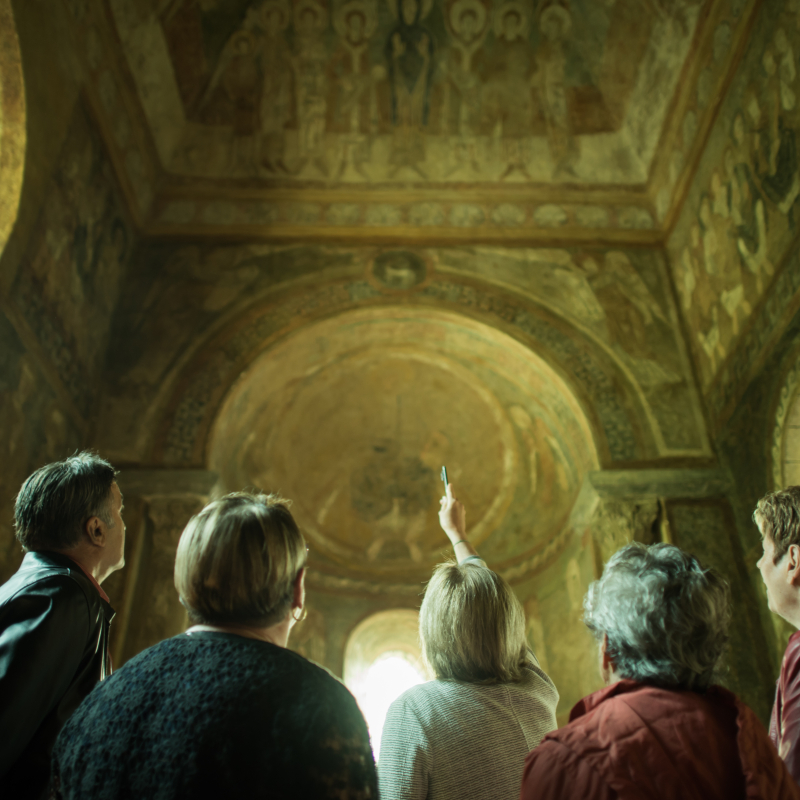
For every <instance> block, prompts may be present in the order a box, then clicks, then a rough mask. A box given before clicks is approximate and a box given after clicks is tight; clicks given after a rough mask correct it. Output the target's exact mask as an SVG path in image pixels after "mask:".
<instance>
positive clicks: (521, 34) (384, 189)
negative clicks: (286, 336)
mask: <svg viewBox="0 0 800 800" xmlns="http://www.w3.org/2000/svg"><path fill="white" fill-rule="evenodd" d="M65 2H68V5H69V6H70V8H71V9H72V10H73V14H74V16H75V18H76V23H77V25H76V34H77V41H78V45H79V51H80V52H81V53H82V54H83V55H84V56H85V58H86V63H87V74H88V78H89V80H88V83H87V95H88V97H89V100H90V103H91V104H92V106H93V107H94V109H95V112H96V115H97V118H98V123H99V125H100V127H101V130H102V131H103V133H104V136H105V137H106V139H107V141H108V144H109V147H110V149H111V150H112V159H113V160H114V162H115V164H116V166H117V169H118V171H119V173H120V177H121V181H122V184H123V188H124V189H125V190H126V193H127V195H128V197H129V199H130V200H131V204H132V205H133V206H136V208H135V210H134V212H135V213H134V216H135V217H136V218H137V219H139V220H140V222H141V226H142V228H143V229H144V231H145V233H146V234H148V235H153V236H164V237H180V236H212V237H220V236H225V237H236V238H238V239H267V240H284V241H286V240H297V239H308V238H314V239H316V240H320V241H349V240H353V239H359V240H365V241H375V242H401V241H405V242H410V241H414V242H418V243H422V242H425V243H428V244H435V243H440V244H446V243H448V242H454V241H458V242H462V243H463V242H469V241H473V242H498V243H499V242H503V241H505V242H507V243H509V244H525V243H531V244H541V243H546V242H557V241H564V242H566V241H573V240H575V241H584V242H591V241H595V242H598V243H599V242H607V243H616V244H624V243H631V244H656V243H660V242H661V241H662V240H663V230H664V228H665V227H667V226H669V225H670V224H671V220H672V219H673V216H674V208H675V206H676V203H679V202H680V201H681V199H682V196H683V194H682V193H683V187H684V186H685V175H686V174H688V173H691V172H692V170H693V169H694V163H695V161H696V159H695V152H696V151H697V150H698V147H701V146H702V142H703V141H704V136H705V135H706V133H707V131H708V128H709V124H708V120H709V119H711V118H713V116H714V113H715V108H716V104H715V94H716V93H717V92H718V91H720V90H722V89H724V86H725V79H726V76H727V75H728V74H729V72H730V68H731V64H732V63H733V62H734V61H735V59H736V58H737V57H738V53H739V48H738V44H737V43H738V42H739V41H740V40H741V38H742V36H743V35H745V33H746V30H747V27H748V21H749V18H750V14H751V11H752V8H753V7H754V6H756V5H757V4H758V3H757V0H750V2H749V3H748V2H745V0H675V2H669V3H667V2H664V1H663V0H603V1H602V2H594V1H592V2H589V0H571V2H568V0H542V2H538V3H535V2H532V1H531V2H520V0H507V1H506V2H495V3H494V4H492V3H489V2H488V1H487V0H455V2H452V1H451V0H448V1H447V2H439V0H437V2H432V0H428V2H426V3H423V4H421V5H420V4H418V2H417V0H406V2H405V6H404V5H403V3H402V2H401V3H400V4H399V6H396V5H392V4H391V3H390V2H388V0H386V1H384V0H347V2H344V3H341V2H333V0H297V2H294V3H290V2H284V0H218V1H216V2H215V1H214V0H204V2H199V3H195V2H188V0H173V1H172V2H163V1H162V2H156V0H139V2H135V3H134V2H127V1H126V0H96V2H95V3H91V4H78V3H74V2H70V1H69V0H65ZM106 3H107V4H106Z"/></svg>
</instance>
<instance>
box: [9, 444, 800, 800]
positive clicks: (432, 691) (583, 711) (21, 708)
mask: <svg viewBox="0 0 800 800" xmlns="http://www.w3.org/2000/svg"><path fill="white" fill-rule="evenodd" d="M116 475H117V473H116V471H115V469H114V468H113V467H112V466H111V464H109V463H108V462H107V461H106V460H105V459H103V458H101V457H100V456H99V455H97V454H94V453H90V452H83V453H79V454H76V455H75V456H72V457H70V458H67V459H65V460H63V461H59V462H54V463H51V464H48V465H45V466H43V467H41V468H39V469H38V470H36V471H35V472H34V473H33V474H32V475H31V476H30V477H29V478H28V479H27V480H26V481H25V482H24V483H23V485H22V488H21V489H20V491H19V494H18V497H17V501H16V506H15V516H16V536H17V539H18V541H19V542H20V544H21V545H22V546H23V548H24V550H25V552H26V554H25V559H24V561H23V563H22V566H21V568H20V569H19V570H18V572H17V573H16V574H15V575H14V576H12V577H11V579H10V580H9V581H7V582H6V583H5V584H4V585H2V586H0V655H2V659H0V727H2V730H3V731H4V732H6V735H5V736H4V737H3V738H2V740H0V789H2V790H3V795H4V797H13V798H40V797H45V796H46V797H51V798H57V799H58V800H68V799H69V800H71V799H72V798H76V799H77V798H93V800H105V798H108V800H112V798H114V799H115V800H116V798H120V797H126V796H133V797H162V798H174V800H178V799H179V798H187V799H188V798H217V797H225V796H230V791H231V790H234V791H236V792H237V794H241V796H244V797H257V796H264V795H265V793H268V795H269V796H277V797H281V798H301V799H302V800H327V799H328V798H330V800H333V799H334V798H339V799H341V798H343V797H344V798H354V800H377V798H378V797H382V798H384V800H424V798H430V800H450V799H451V798H452V800H455V799H456V798H459V800H479V799H480V798H487V797H491V798H507V799H508V800H515V799H516V798H520V800H542V799H543V800H570V799H571V798H581V800H615V798H624V797H648V798H653V800H662V799H663V800H671V799H672V798H677V797H702V798H709V799H710V800H731V798H738V797H745V795H746V796H747V797H749V798H753V800H798V798H800V785H798V783H797V782H796V781H797V780H798V778H800V742H799V741H798V737H797V732H798V725H799V724H800V723H798V704H799V703H800V699H798V698H800V691H798V684H800V680H798V677H797V675H798V668H797V667H798V663H800V634H795V636H794V637H793V638H792V640H791V642H790V644H789V648H788V649H787V652H786V656H785V659H784V665H783V669H782V672H781V678H780V680H779V682H778V691H777V696H776V700H775V708H774V711H773V725H772V727H771V731H770V733H769V734H767V731H766V729H765V728H764V727H763V726H762V724H761V722H760V721H759V720H758V718H757V716H756V715H755V713H754V712H753V711H752V710H751V709H750V708H749V707H748V706H747V705H745V704H744V703H743V702H742V701H741V700H740V699H739V698H737V696H736V695H735V694H733V693H732V692H730V691H729V690H727V689H725V688H723V687H722V686H720V685H718V684H717V683H716V681H717V680H718V679H719V678H720V676H721V674H722V672H721V663H722V658H723V654H724V652H725V649H726V646H727V644H728V636H729V627H730V623H731V590H730V586H729V585H728V583H727V581H726V580H725V578H723V576H722V575H721V574H720V573H719V572H717V571H716V570H715V569H711V568H706V567H704V566H703V565H702V564H701V563H700V562H699V561H698V560H697V558H695V557H694V556H693V555H691V554H690V553H688V552H685V551H683V550H681V549H679V548H678V547H676V546H675V545H672V544H667V543H664V542H659V543H656V544H650V545H645V544H642V543H638V542H636V543H629V544H625V545H624V546H622V547H621V548H620V549H618V550H617V551H616V552H615V553H614V554H613V555H611V557H610V558H609V559H608V561H607V563H606V564H605V567H604V569H603V571H602V575H601V576H600V577H599V579H598V580H595V581H593V582H592V583H591V585H590V586H589V587H588V591H587V592H585V594H584V593H583V592H582V589H581V581H580V577H579V575H578V572H577V571H578V568H577V565H576V566H575V567H574V569H573V570H571V571H572V573H573V574H572V575H571V576H570V575H568V576H567V580H568V587H567V588H568V592H569V595H570V603H571V604H572V605H573V606H576V607H582V610H583V622H584V624H585V626H586V628H587V629H588V631H589V633H590V634H591V635H592V637H593V638H594V640H595V642H596V645H597V649H596V663H597V667H598V668H599V674H600V676H601V678H602V681H603V683H604V684H605V686H604V688H601V689H600V690H598V691H594V692H591V693H590V694H589V695H588V696H586V697H584V698H583V699H582V700H580V702H578V704H577V705H576V706H575V707H574V708H573V710H572V712H571V714H570V721H569V723H568V724H566V725H564V726H563V727H561V728H557V721H556V715H555V710H556V705H557V703H558V699H559V692H558V689H557V686H558V683H559V681H560V675H559V674H558V672H557V671H556V670H555V669H554V671H553V673H552V674H548V671H547V669H546V666H545V664H543V663H542V662H541V661H540V659H539V658H538V657H537V655H536V653H535V652H534V650H532V649H531V647H530V644H529V642H528V641H527V640H526V623H525V616H526V614H525V609H523V606H522V605H521V603H520V601H519V600H518V599H517V598H516V596H515V594H514V591H513V590H512V588H511V587H510V585H509V584H508V583H507V582H506V581H505V580H504V579H503V578H502V577H501V576H500V575H498V574H497V573H496V572H494V571H493V570H492V569H491V568H490V566H489V565H488V564H487V563H486V561H484V560H483V558H481V556H480V555H479V554H478V552H477V551H476V549H475V547H474V546H473V544H472V543H471V541H470V539H471V537H470V535H469V534H468V529H467V524H466V509H465V507H464V505H463V504H462V503H461V502H460V501H459V500H458V498H457V497H456V494H455V492H456V490H455V488H454V487H453V485H452V484H451V483H449V482H448V475H447V472H446V470H445V469H444V468H442V480H443V481H444V495H443V496H442V497H441V499H440V502H439V514H438V517H439V520H438V521H439V525H440V527H441V531H442V533H443V534H444V536H446V538H447V540H449V543H450V545H451V546H452V550H453V554H452V558H450V559H448V560H447V561H445V562H444V563H441V564H439V565H438V566H437V567H436V568H435V569H434V571H433V575H432V577H431V578H430V580H429V581H428V583H427V586H426V588H425V591H424V598H423V600H422V604H421V607H420V610H419V636H420V641H421V643H422V651H423V657H424V660H425V662H426V664H427V668H428V669H429V670H430V673H431V674H432V675H433V676H434V677H433V679H432V680H428V681H426V682H423V683H418V684H416V685H412V686H411V688H408V689H407V690H406V691H404V692H403V693H402V694H400V696H399V697H397V698H396V699H395V700H394V702H392V703H391V705H390V706H389V707H388V711H387V712H386V715H385V722H384V723H383V726H382V730H381V732H380V735H379V737H378V736H376V737H375V738H376V739H377V738H379V739H380V749H379V751H378V752H377V753H376V754H375V755H377V756H378V759H377V767H376V760H375V758H374V755H373V749H372V747H373V746H374V742H373V743H371V741H370V734H369V731H368V729H367V726H366V724H365V720H364V717H363V715H362V711H361V709H359V706H358V705H357V704H356V701H355V699H354V697H353V695H352V694H350V692H349V691H348V690H347V688H345V685H344V684H343V683H342V682H340V681H339V680H337V679H336V678H335V677H334V676H333V675H332V674H331V673H330V672H328V671H327V670H325V669H322V668H321V667H319V666H318V665H317V664H315V663H314V662H312V661H309V660H308V659H307V658H305V657H303V656H302V655H300V654H298V653H296V652H293V651H292V650H290V649H289V648H288V644H289V641H290V634H291V632H292V630H293V628H294V627H295V625H296V623H298V622H299V621H301V620H302V619H303V618H304V614H305V612H306V589H305V581H306V574H307V562H308V547H307V545H306V540H305V538H304V536H303V534H302V533H301V531H300V529H299V527H298V525H297V522H296V521H295V519H294V517H293V515H292V513H291V511H290V503H289V502H288V501H287V500H285V499H283V498H281V497H279V496H278V495H275V494H270V495H266V494H259V493H247V492H234V493H231V494H228V495H225V496H223V497H221V498H219V499H217V500H214V501H212V502H211V503H209V504H208V505H207V506H206V507H205V508H203V509H202V510H200V511H199V512H198V513H196V514H194V515H193V516H189V514H187V516H189V518H188V519H187V520H186V523H185V527H184V529H183V531H182V533H181V535H180V538H179V541H178V542H177V549H176V553H175V557H174V588H175V590H176V592H177V594H178V596H179V597H180V602H181V605H182V606H183V607H184V608H185V609H186V611H187V612H188V617H189V622H190V627H189V628H188V629H187V630H186V631H185V632H184V633H180V634H179V635H177V636H173V637H171V638H168V639H165V640H163V641H161V642H159V643H157V644H155V645H153V646H152V647H149V648H147V649H146V650H144V651H143V652H141V653H139V654H138V655H137V656H136V657H135V658H133V659H131V660H129V661H128V662H127V663H126V664H125V665H124V666H122V667H121V668H120V669H119V670H117V671H116V672H115V673H114V674H113V675H112V674H111V663H110V660H109V655H108V646H109V632H110V624H111V621H112V619H113V617H114V609H113V608H112V606H111V601H110V598H109V597H108V595H106V593H105V592H104V591H103V589H102V588H101V585H100V584H101V583H103V582H104V581H105V579H106V578H108V577H109V575H111V574H112V573H113V572H115V571H116V570H119V569H121V568H123V567H124V565H125V532H126V528H125V522H124V521H123V509H124V500H123V497H122V493H121V491H120V488H119V485H118V483H117V480H116ZM753 517H754V521H755V522H756V524H757V526H758V529H759V532H760V533H761V537H762V541H763V555H762V557H761V559H760V560H759V563H758V568H759V570H760V572H761V576H762V578H763V581H764V584H765V585H766V589H767V597H768V599H769V605H770V608H771V609H772V610H773V611H775V612H776V613H778V614H780V615H781V616H783V617H784V618H785V619H787V621H789V622H791V624H792V625H794V626H797V625H798V624H800V612H798V608H799V607H800V588H798V585H797V584H798V581H800V486H793V487H789V488H788V489H785V490H783V491H779V492H774V493H771V494H768V495H766V496H765V497H763V498H762V499H761V500H759V502H758V504H757V506H756V509H755V511H754V514H753ZM442 538H444V537H442ZM568 571H569V570H568ZM530 611H532V612H534V613H535V608H530ZM411 613H412V614H413V612H411ZM532 633H533V634H534V635H533V637H532V638H533V639H534V642H535V640H536V638H537V637H536V635H535V631H532ZM396 638H397V637H396ZM699 754H702V755H699Z"/></svg>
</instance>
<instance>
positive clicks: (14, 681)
mask: <svg viewBox="0 0 800 800" xmlns="http://www.w3.org/2000/svg"><path fill="white" fill-rule="evenodd" d="M113 617H114V609H112V608H111V606H110V605H109V604H108V603H107V602H106V601H105V600H103V599H102V598H101V597H100V594H99V593H98V591H97V588H96V587H95V586H94V584H93V583H92V581H91V580H90V579H89V578H88V577H87V576H86V574H85V573H84V572H83V571H82V570H81V569H80V567H78V565H77V564H76V563H75V562H74V561H72V560H71V559H70V558H67V556H64V555H61V554H60V553H51V552H31V553H27V554H26V555H25V558H24V559H23V561H22V565H21V566H20V568H19V570H18V571H17V572H16V574H15V575H13V576H12V578H11V579H10V580H9V581H8V582H7V583H5V584H3V586H0V797H2V798H5V800H12V798H39V797H41V796H42V795H43V793H44V792H45V791H46V789H47V783H48V779H49V775H50V752H51V750H52V748H53V743H54V742H55V739H56V736H57V735H58V732H59V731H60V730H61V727H62V725H63V724H64V723H65V722H66V721H67V719H68V718H69V716H70V715H71V714H72V712H73V711H74V710H75V709H76V708H77V707H78V705H79V704H80V702H81V700H83V698H84V697H86V695H87V694H89V692H90V691H91V690H92V689H93V688H94V686H95V685H96V684H97V682H98V681H99V680H102V679H103V678H105V677H106V675H107V674H108V673H109V672H110V663H109V659H108V631H109V625H110V623H111V620H112V619H113Z"/></svg>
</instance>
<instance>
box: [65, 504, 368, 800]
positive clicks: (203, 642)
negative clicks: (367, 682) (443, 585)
mask: <svg viewBox="0 0 800 800" xmlns="http://www.w3.org/2000/svg"><path fill="white" fill-rule="evenodd" d="M305 564H306V544H305V541H304V540H303V537H302V535H301V533H300V531H299V530H298V528H297V525H296V524H295V521H294V519H293V518H292V515H291V513H290V511H289V508H288V504H287V503H286V501H283V500H281V499H279V498H277V497H274V496H265V495H248V494H233V495H229V496H227V497H224V498H222V499H221V500H217V501H215V502H213V503H211V504H210V505H208V506H206V507H205V508H204V509H203V510H202V511H201V512H200V513H199V514H198V515H197V516H196V517H193V518H192V519H191V520H190V521H189V524H188V525H187V526H186V529H185V530H184V531H183V534H182V535H181V539H180V542H179V544H178V552H177V557H176V560H175V587H176V589H177V590H178V594H179V595H180V598H181V602H182V603H183V604H184V605H185V606H186V608H187V609H188V611H189V618H190V620H191V621H192V622H193V623H194V625H193V627H191V628H189V630H188V631H187V632H186V633H184V634H181V635H180V636H174V637H173V638H171V639H167V640H166V641H163V642H161V643H159V644H157V645H155V646H154V647H151V648H149V649H148V650H145V651H144V652H142V653H140V654H139V655H138V656H136V657H135V658H133V659H131V660H130V661H128V663H127V664H125V666H123V667H122V668H121V669H120V670H119V671H118V672H116V673H114V674H113V675H112V676H111V677H110V678H109V679H107V680H105V681H103V682H102V683H101V684H100V685H99V686H98V687H97V690H96V691H94V692H92V694H91V695H90V696H89V697H88V698H87V699H86V701H85V702H84V703H83V704H82V705H81V706H80V708H79V709H78V710H77V712H76V713H75V714H74V716H73V717H72V718H71V719H70V720H69V722H68V723H67V724H66V726H65V727H64V729H63V730H62V732H61V735H60V737H59V739H58V741H57V743H56V747H55V750H54V753H53V767H54V784H55V789H56V793H57V796H58V797H62V798H79V797H80V798H86V797H91V798H93V800H103V799H104V798H108V799H109V800H111V798H121V797H141V798H145V797H158V798H163V800H168V799H170V800H171V799H172V798H187V800H188V798H215V800H217V799H218V798H226V797H241V798H255V797H270V798H276V799H277V798H281V799H283V798H286V800H295V798H308V799H309V800H325V799H326V798H340V797H347V798H353V799H354V800H367V798H371V799H372V800H376V799H377V780H376V775H375V764H374V762H373V759H372V751H371V749H370V745H369V737H368V735H367V729H366V725H365V723H364V719H363V717H362V716H361V713H360V712H359V710H358V707H357V706H356V703H355V700H354V699H353V697H352V695H351V694H350V693H349V692H348V691H347V689H346V688H345V687H344V686H343V685H342V684H341V683H339V681H337V680H336V679H335V678H333V677H332V676H331V675H330V674H329V673H328V672H326V671H325V670H323V669H322V668H320V667H318V666H316V665H315V664H312V663H311V662H309V661H307V660H306V659H305V658H303V657H302V656H300V655H298V654H297V653H293V652H291V651H290V650H287V649H286V644H287V640H288V637H289V631H290V630H291V628H292V626H293V625H294V623H295V620H296V619H298V618H299V617H300V615H301V614H302V611H303V604H304V602H305V588H304V580H305Z"/></svg>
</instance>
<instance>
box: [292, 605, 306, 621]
mask: <svg viewBox="0 0 800 800" xmlns="http://www.w3.org/2000/svg"><path fill="white" fill-rule="evenodd" d="M296 611H299V612H300V616H298V615H297V614H296V613H295V612H296ZM307 616H308V609H307V608H306V607H305V606H302V607H297V608H293V609H292V618H293V619H294V621H295V622H302V621H303V620H304V619H305V618H306V617H307Z"/></svg>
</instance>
